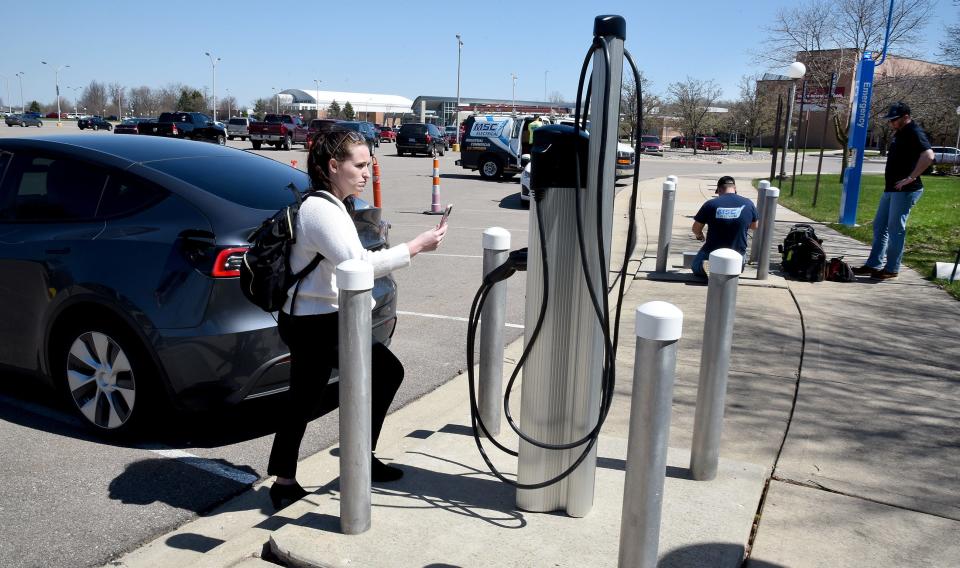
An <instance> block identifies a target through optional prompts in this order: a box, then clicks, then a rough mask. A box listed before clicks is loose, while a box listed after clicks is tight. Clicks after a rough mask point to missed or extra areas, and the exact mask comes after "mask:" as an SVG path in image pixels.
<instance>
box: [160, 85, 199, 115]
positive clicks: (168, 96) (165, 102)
mask: <svg viewBox="0 0 960 568" xmlns="http://www.w3.org/2000/svg"><path fill="white" fill-rule="evenodd" d="M184 89H187V90H189V91H194V90H196V89H194V88H192V87H187V86H186V85H184V84H182V83H170V84H169V85H167V86H166V87H161V88H160V89H159V90H158V91H157V92H156V99H155V101H154V102H155V103H156V111H157V113H161V112H164V111H172V110H177V102H178V101H179V100H180V93H181V92H182V91H183V90H184Z"/></svg>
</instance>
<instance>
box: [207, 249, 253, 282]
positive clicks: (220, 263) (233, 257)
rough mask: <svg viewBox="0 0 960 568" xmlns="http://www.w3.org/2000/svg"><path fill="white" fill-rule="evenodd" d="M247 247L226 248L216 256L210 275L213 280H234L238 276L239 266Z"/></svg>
mask: <svg viewBox="0 0 960 568" xmlns="http://www.w3.org/2000/svg"><path fill="white" fill-rule="evenodd" d="M247 248H248V247H233V248H226V249H223V250H222V251H220V253H219V254H218V255H217V260H215V261H214V263H213V270H211V271H210V275H211V276H213V277H214V278H234V277H237V276H240V265H241V264H243V255H244V253H246V252H247Z"/></svg>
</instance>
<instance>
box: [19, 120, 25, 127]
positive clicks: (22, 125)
mask: <svg viewBox="0 0 960 568" xmlns="http://www.w3.org/2000/svg"><path fill="white" fill-rule="evenodd" d="M26 127H27V122H26V121H25V120H21V121H20V128H26Z"/></svg>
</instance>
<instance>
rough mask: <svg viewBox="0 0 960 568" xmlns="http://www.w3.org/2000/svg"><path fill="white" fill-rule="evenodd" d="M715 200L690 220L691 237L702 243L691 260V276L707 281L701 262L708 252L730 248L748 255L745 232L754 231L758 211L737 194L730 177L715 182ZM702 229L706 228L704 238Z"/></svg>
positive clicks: (704, 205) (748, 201)
mask: <svg viewBox="0 0 960 568" xmlns="http://www.w3.org/2000/svg"><path fill="white" fill-rule="evenodd" d="M717 195H718V196H717V197H715V198H714V199H711V200H710V201H707V202H706V203H704V204H703V206H702V207H700V211H697V214H696V215H695V216H694V217H693V221H694V222H693V235H694V236H695V237H697V240H700V241H705V242H704V243H703V247H701V248H700V252H698V253H697V256H695V257H694V258H693V267H692V269H693V273H694V274H696V275H697V276H700V277H701V278H706V276H707V273H706V272H704V270H703V261H705V260H707V259H708V258H709V257H710V253H711V252H713V251H715V250H717V249H722V248H728V249H733V250H735V251H737V252H738V253H740V254H741V255H743V254H744V253H746V252H747V229H756V228H757V219H758V215H757V208H756V207H754V206H753V202H752V201H750V200H749V199H747V198H746V197H740V196H739V195H737V184H736V182H735V181H734V179H733V178H732V177H730V176H723V177H722V178H720V179H719V180H717ZM704 226H706V227H708V230H707V235H706V238H704V235H703V228H704Z"/></svg>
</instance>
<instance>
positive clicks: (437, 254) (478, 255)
mask: <svg viewBox="0 0 960 568" xmlns="http://www.w3.org/2000/svg"><path fill="white" fill-rule="evenodd" d="M420 254H422V255H423V256H450V257H454V258H483V255H482V254H443V253H442V252H421V253H420Z"/></svg>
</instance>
